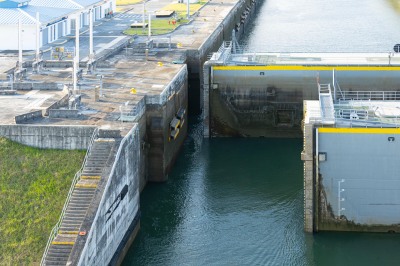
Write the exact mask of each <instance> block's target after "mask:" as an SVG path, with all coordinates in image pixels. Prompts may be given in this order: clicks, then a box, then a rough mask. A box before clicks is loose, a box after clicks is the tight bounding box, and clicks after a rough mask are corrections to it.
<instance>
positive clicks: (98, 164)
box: [41, 139, 114, 265]
mask: <svg viewBox="0 0 400 266" xmlns="http://www.w3.org/2000/svg"><path fill="white" fill-rule="evenodd" d="M113 146H114V139H95V140H93V142H92V145H91V147H90V150H88V153H87V155H86V158H85V161H84V164H83V168H82V170H81V171H79V172H78V173H77V175H78V177H77V178H76V180H75V179H74V182H73V183H72V186H71V190H70V194H69V195H68V197H67V200H66V203H65V206H64V209H63V212H62V214H61V217H60V220H59V222H58V223H57V224H56V226H55V227H54V228H53V231H52V233H51V235H50V238H49V241H48V245H47V247H46V250H45V252H44V254H43V258H42V262H41V265H66V264H67V262H68V258H69V256H70V254H71V251H72V248H73V246H74V244H75V241H76V239H77V237H79V234H81V233H82V232H80V227H81V225H82V223H83V221H84V219H85V216H86V213H87V211H88V209H89V206H90V203H91V202H92V199H93V196H94V194H95V191H96V188H97V186H98V183H99V181H100V179H101V174H102V172H103V169H104V167H105V166H106V163H107V160H108V157H109V156H110V152H111V149H112V147H113ZM84 233H86V232H84Z"/></svg>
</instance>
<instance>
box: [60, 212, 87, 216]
mask: <svg viewBox="0 0 400 266" xmlns="http://www.w3.org/2000/svg"><path fill="white" fill-rule="evenodd" d="M65 216H69V217H85V216H86V212H74V211H71V212H65Z"/></svg>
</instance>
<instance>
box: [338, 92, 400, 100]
mask: <svg viewBox="0 0 400 266" xmlns="http://www.w3.org/2000/svg"><path fill="white" fill-rule="evenodd" d="M339 100H340V101H350V100H353V101H400V92H398V91H342V94H341V97H339Z"/></svg>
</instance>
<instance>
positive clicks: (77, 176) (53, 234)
mask: <svg viewBox="0 0 400 266" xmlns="http://www.w3.org/2000/svg"><path fill="white" fill-rule="evenodd" d="M98 135H99V129H98V128H95V130H94V131H93V134H92V136H91V138H90V141H89V143H88V149H87V151H86V155H85V158H84V159H83V163H82V166H81V168H80V169H79V170H78V172H77V173H76V174H75V176H74V179H73V180H72V184H71V187H70V189H69V192H68V195H67V199H66V200H65V203H64V207H63V209H62V211H61V215H60V218H59V219H58V222H57V223H56V225H55V226H54V227H53V229H52V230H51V233H50V236H49V239H48V240H47V244H46V248H45V250H44V253H43V256H42V260H41V261H40V265H42V266H44V262H45V259H46V256H47V253H48V251H49V248H50V245H51V242H52V241H53V240H54V238H55V237H56V236H57V234H58V230H59V229H60V226H61V223H62V220H63V219H64V215H65V212H66V210H67V207H68V204H69V201H70V199H71V196H72V193H73V192H74V188H75V185H76V183H78V181H79V180H80V178H81V173H82V170H83V168H84V167H85V165H86V161H87V159H88V157H89V154H90V151H91V149H92V146H93V142H94V141H95V140H96V139H97V137H98Z"/></svg>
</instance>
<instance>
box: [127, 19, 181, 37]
mask: <svg viewBox="0 0 400 266" xmlns="http://www.w3.org/2000/svg"><path fill="white" fill-rule="evenodd" d="M171 21H172V19H168V18H166V19H164V18H163V19H154V20H152V21H151V34H152V35H159V34H165V33H168V32H171V31H173V30H174V29H175V28H176V27H178V26H179V25H181V24H185V23H187V22H188V20H187V19H180V20H179V21H177V22H176V24H175V25H173V24H172V23H171ZM124 33H125V34H128V35H134V34H137V35H147V34H148V33H149V29H148V28H145V29H144V30H143V28H130V29H127V30H125V31H124Z"/></svg>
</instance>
